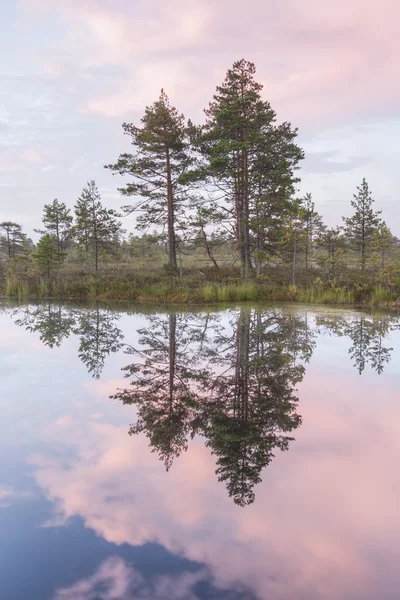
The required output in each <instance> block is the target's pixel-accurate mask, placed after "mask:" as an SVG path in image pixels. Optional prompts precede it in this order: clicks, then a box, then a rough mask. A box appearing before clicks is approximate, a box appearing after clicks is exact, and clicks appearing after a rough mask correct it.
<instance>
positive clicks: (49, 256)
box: [32, 233, 66, 280]
mask: <svg viewBox="0 0 400 600" xmlns="http://www.w3.org/2000/svg"><path fill="white" fill-rule="evenodd" d="M32 257H33V260H34V261H35V262H36V264H37V265H38V267H39V269H40V271H41V273H43V274H45V275H46V276H47V279H48V280H50V278H51V276H52V275H53V273H54V271H55V270H56V269H58V268H59V267H60V265H61V264H62V263H63V261H64V259H65V257H66V253H65V252H61V251H60V250H58V249H57V239H56V237H55V236H53V235H50V234H49V233H45V234H44V235H43V236H42V237H41V239H40V240H39V242H38V244H37V247H36V251H35V252H34V253H33V255H32Z"/></svg>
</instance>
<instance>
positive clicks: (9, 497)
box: [0, 486, 31, 509]
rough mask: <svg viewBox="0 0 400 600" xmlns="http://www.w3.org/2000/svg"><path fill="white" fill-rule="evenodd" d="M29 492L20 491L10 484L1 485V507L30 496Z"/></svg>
mask: <svg viewBox="0 0 400 600" xmlns="http://www.w3.org/2000/svg"><path fill="white" fill-rule="evenodd" d="M30 497H31V495H30V494H29V493H28V492H19V491H17V490H15V489H14V488H13V487H10V486H2V487H0V509H1V508H7V507H8V506H12V505H13V504H15V503H16V502H18V501H19V500H21V499H24V498H30Z"/></svg>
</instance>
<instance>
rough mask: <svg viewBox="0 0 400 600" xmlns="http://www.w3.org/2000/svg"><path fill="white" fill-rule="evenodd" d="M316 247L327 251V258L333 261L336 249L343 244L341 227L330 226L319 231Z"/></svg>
mask: <svg viewBox="0 0 400 600" xmlns="http://www.w3.org/2000/svg"><path fill="white" fill-rule="evenodd" d="M317 243H318V247H319V248H322V249H323V250H325V251H326V252H327V253H328V259H329V260H330V261H334V259H335V256H336V253H337V251H338V250H339V249H340V248H343V246H344V239H343V231H342V228H341V227H331V228H329V229H325V230H323V231H320V232H319V235H318V241H317Z"/></svg>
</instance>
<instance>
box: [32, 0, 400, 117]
mask: <svg viewBox="0 0 400 600" xmlns="http://www.w3.org/2000/svg"><path fill="white" fill-rule="evenodd" d="M22 6H23V7H24V8H25V9H26V10H27V9H30V10H37V9H47V10H55V8H57V13H58V14H59V15H61V17H62V19H63V20H64V23H65V30H66V33H65V42H64V46H63V49H64V52H67V53H68V56H69V59H70V56H71V55H73V56H74V57H75V58H74V59H73V60H74V61H75V63H76V64H77V66H78V68H79V69H80V71H81V73H82V74H84V73H85V72H86V71H87V70H88V69H92V68H93V67H102V66H106V65H109V66H110V65H112V66H113V67H116V68H118V69H122V71H121V72H120V73H119V74H118V73H117V72H115V76H114V77H112V78H111V80H109V81H107V86H104V87H106V88H107V90H105V91H102V92H100V94H99V93H98V91H96V94H94V95H93V96H92V97H89V98H88V99H87V100H86V101H85V103H84V105H83V106H82V107H81V108H82V110H83V111H87V112H93V113H98V114H102V115H105V116H113V117H114V116H118V117H124V116H125V115H127V114H130V113H132V111H134V110H142V109H143V107H144V105H145V104H147V103H149V102H152V101H153V100H154V99H155V97H156V94H157V93H158V91H159V89H160V88H161V87H165V88H166V89H167V91H169V93H170V95H171V97H172V98H173V100H174V102H176V103H177V104H178V105H179V107H180V108H182V110H196V111H198V112H200V110H201V109H202V108H204V107H205V105H206V103H207V101H208V100H209V99H210V97H211V95H212V93H213V91H214V89H215V86H216V85H217V84H218V83H220V81H221V79H222V77H223V76H224V73H225V71H226V69H227V68H228V67H229V66H230V65H231V63H232V62H233V60H236V59H238V58H241V57H242V56H245V57H246V58H248V59H249V60H254V62H255V63H256V65H257V66H258V77H259V79H260V80H262V81H263V83H264V85H265V95H266V97H267V98H268V99H270V101H271V103H272V105H273V106H274V107H275V108H276V109H277V110H278V114H279V115H280V116H281V117H282V118H285V119H286V118H289V119H292V120H293V121H294V122H295V123H296V124H300V125H302V126H308V125H315V124H321V123H324V124H327V123H328V124H339V123H340V124H343V123H345V122H347V121H348V120H351V119H354V118H357V117H361V118H363V117H384V116H385V115H386V114H388V113H393V112H397V110H398V105H399V102H400V91H399V87H398V85H397V78H398V77H397V75H398V72H399V69H400V42H399V40H400V36H399V26H398V23H399V17H400V9H399V5H398V3H397V1H396V0H371V2H369V3H367V4H366V3H365V2H363V1H362V0H354V1H353V2H348V1H345V0H338V1H337V2H335V3H326V2H325V3H324V2H320V1H319V0H305V1H304V2H301V3H299V2H298V1H297V0H282V2H279V3H275V2H274V3H272V2H262V1H261V0H253V1H251V2H249V3H247V5H246V11H243V5H242V4H241V3H239V2H238V0H234V1H233V2H228V1H227V0H222V1H221V2H219V3H215V2H212V1H211V0H199V1H197V2H195V1H194V0H191V1H190V2H186V3H185V4H184V6H183V5H182V3H178V2H177V0H173V1H171V2H168V4H165V3H161V2H160V1H153V2H149V3H146V4H144V3H143V4H141V5H136V4H135V5H133V4H132V5H127V3H126V2H122V0H119V1H117V2H111V0H100V1H95V0H86V1H85V2H78V1H77V0H71V1H68V2H67V0H60V1H59V2H57V3H54V2H50V0H44V1H43V0H25V1H24V2H23V3H22ZM64 57H65V55H64ZM100 77H102V76H100Z"/></svg>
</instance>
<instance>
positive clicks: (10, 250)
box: [0, 221, 26, 258]
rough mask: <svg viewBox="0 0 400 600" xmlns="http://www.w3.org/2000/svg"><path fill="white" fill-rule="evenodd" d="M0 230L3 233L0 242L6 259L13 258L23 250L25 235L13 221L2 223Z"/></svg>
mask: <svg viewBox="0 0 400 600" xmlns="http://www.w3.org/2000/svg"><path fill="white" fill-rule="evenodd" d="M0 229H2V230H3V232H4V236H3V238H1V240H0V241H1V245H2V247H3V248H4V249H5V251H6V253H7V255H8V257H9V258H14V257H15V256H16V255H17V254H18V253H20V252H22V250H23V249H24V248H25V244H26V234H25V233H22V227H21V225H18V223H14V222H13V221H3V222H2V223H0Z"/></svg>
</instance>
